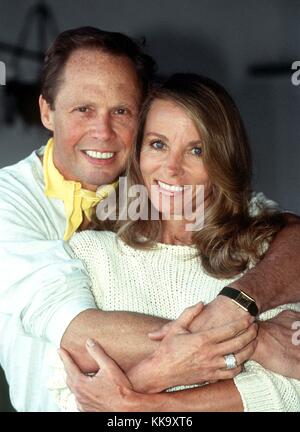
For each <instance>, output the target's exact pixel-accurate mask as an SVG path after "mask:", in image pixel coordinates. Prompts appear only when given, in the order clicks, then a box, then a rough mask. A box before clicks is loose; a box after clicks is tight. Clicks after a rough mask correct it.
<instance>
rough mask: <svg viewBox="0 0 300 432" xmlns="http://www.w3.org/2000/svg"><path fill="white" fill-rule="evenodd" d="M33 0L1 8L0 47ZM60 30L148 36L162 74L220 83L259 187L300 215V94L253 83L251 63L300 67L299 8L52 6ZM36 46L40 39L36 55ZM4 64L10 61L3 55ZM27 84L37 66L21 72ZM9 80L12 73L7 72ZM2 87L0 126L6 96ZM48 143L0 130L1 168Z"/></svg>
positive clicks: (95, 2)
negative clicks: (244, 133) (191, 74)
mask: <svg viewBox="0 0 300 432" xmlns="http://www.w3.org/2000/svg"><path fill="white" fill-rule="evenodd" d="M34 3H35V2H34V1H33V0H27V1H23V0H10V1H9V2H6V1H4V0H0V40H1V41H7V42H14V41H15V40H16V37H17V34H18V31H19V29H20V27H21V24H22V19H23V16H24V14H25V11H26V10H27V8H28V6H30V5H31V4H34ZM48 4H49V5H51V6H52V7H53V10H54V12H55V14H56V17H57V20H58V24H59V27H60V30H64V29H67V28H70V27H76V26H81V25H93V26H99V27H102V28H104V29H108V30H114V31H121V32H125V33H127V34H128V35H130V36H133V37H139V36H145V37H146V39H147V44H148V48H149V52H150V54H152V55H153V56H155V58H156V59H157V60H158V63H159V65H160V72H161V73H163V74H168V73H171V72H173V71H188V70H189V71H195V72H200V73H203V74H207V75H209V76H211V77H212V78H215V79H217V80H219V81H220V82H221V83H223V84H224V85H225V86H226V87H227V88H228V89H229V90H230V91H231V93H232V94H233V96H234V98H235V99H236V101H237V102H238V105H239V107H240V109H241V111H242V114H243V117H244V119H245V123H246V125H247V129H248V132H249V135H250V137H251V142H252V148H253V154H254V161H255V176H254V183H255V187H256V188H257V189H259V190H263V191H264V192H265V193H266V194H267V195H268V196H270V197H272V198H273V199H275V200H277V201H278V202H280V204H281V205H282V206H283V207H287V208H290V209H291V210H294V211H298V212H300V194H299V186H300V173H299V171H300V170H299V169H298V165H299V161H300V146H299V145H298V141H299V134H300V126H299V122H298V112H299V111H300V86H299V87H295V86H293V85H292V84H291V81H290V76H289V75H284V76H281V77H276V76H275V77H267V78H259V79H258V78H254V77H251V76H249V75H248V74H247V68H248V66H249V65H251V64H253V63H258V62H260V63H265V62H272V61H275V62H276V61H287V62H289V61H290V62H292V61H294V60H298V59H299V60H300V52H299V51H300V50H299V47H300V31H299V22H300V2H299V1H297V0H295V1H294V0H287V1H286V0H272V1H270V0H251V1H239V0H226V1H224V0H185V1H182V0H151V1H149V0H127V1H126V2H123V1H118V0H108V1H102V0H75V1H74V0H63V1H61V0H48ZM36 46H37V41H36V38H35V35H34V34H33V35H32V38H31V48H35V47H36ZM0 60H3V61H6V62H7V61H8V57H7V55H5V54H4V53H3V54H2V53H1V52H0ZM24 70H25V75H26V77H28V78H30V77H31V76H33V75H34V71H35V69H34V66H33V65H32V64H29V63H28V62H27V63H26V64H25V66H24ZM8 72H9V71H8ZM3 89H4V88H3V87H2V88H1V87H0V118H1V94H2V93H3V91H4V90H3ZM44 140H45V135H44V134H42V133H41V131H40V130H38V129H37V128H36V129H28V128H26V127H24V126H23V125H22V124H20V122H19V124H18V125H16V126H15V127H14V128H11V129H8V128H6V127H3V124H1V123H0V166H4V165H6V164H9V163H13V162H14V161H16V160H18V159H19V158H21V157H23V156H25V155H26V154H28V152H29V151H31V150H32V149H34V148H36V147H38V146H39V145H40V144H42V143H43V141H44Z"/></svg>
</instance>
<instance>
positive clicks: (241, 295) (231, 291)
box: [218, 285, 259, 318]
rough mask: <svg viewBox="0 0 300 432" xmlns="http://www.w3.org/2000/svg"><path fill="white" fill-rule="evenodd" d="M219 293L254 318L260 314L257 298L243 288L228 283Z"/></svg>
mask: <svg viewBox="0 0 300 432" xmlns="http://www.w3.org/2000/svg"><path fill="white" fill-rule="evenodd" d="M218 295H219V296H224V297H227V298H229V299H230V300H231V301H232V302H233V303H235V304H236V305H237V306H238V307H239V308H241V309H243V310H244V311H245V312H246V313H249V314H250V315H251V316H253V317H254V318H256V317H257V315H258V314H259V309H258V306H257V304H256V301H255V299H254V298H253V297H251V296H250V295H248V294H247V293H246V292H245V291H243V290H241V289H238V288H235V287H233V286H231V285H228V286H225V287H224V288H223V289H222V290H221V291H220V292H219V294H218Z"/></svg>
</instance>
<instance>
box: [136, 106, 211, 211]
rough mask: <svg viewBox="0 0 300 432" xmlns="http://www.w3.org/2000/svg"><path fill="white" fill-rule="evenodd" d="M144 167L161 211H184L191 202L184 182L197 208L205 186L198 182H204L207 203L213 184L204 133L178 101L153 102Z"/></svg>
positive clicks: (144, 139)
mask: <svg viewBox="0 0 300 432" xmlns="http://www.w3.org/2000/svg"><path fill="white" fill-rule="evenodd" d="M140 167H141V173H142V176H143V179H144V182H145V185H146V187H147V190H148V193H149V196H150V197H151V201H152V204H153V205H154V207H155V208H156V209H157V210H158V211H159V212H161V213H166V212H167V211H170V214H173V215H174V214H178V212H179V210H178V209H181V213H182V209H183V208H184V207H186V203H187V202H188V201H185V198H184V194H186V190H185V192H184V186H188V189H189V190H190V195H189V196H190V197H192V207H193V211H195V203H197V205H198V203H199V201H198V198H197V200H196V193H197V191H199V190H200V189H201V190H203V188H199V187H198V188H196V186H204V195H201V200H202V202H201V204H203V201H204V206H206V205H207V202H208V198H209V195H210V192H211V186H210V181H209V178H208V174H207V171H206V169H205V167H204V164H203V160H202V144H201V137H200V135H199V132H198V130H197V128H196V127H195V125H194V122H193V121H192V120H191V119H190V117H188V115H187V114H186V112H185V110H184V109H183V108H182V107H181V106H179V105H178V104H176V103H175V102H173V101H171V100H163V99H156V100H154V102H153V103H152V105H151V107H150V110H149V113H148V116H147V119H146V123H145V128H144V137H143V144H142V149H141V156H140ZM151 189H152V190H151ZM190 201H191V200H189V202H190ZM166 203H167V204H166ZM168 206H170V207H168ZM183 206H184V207H183Z"/></svg>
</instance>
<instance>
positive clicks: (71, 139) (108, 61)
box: [40, 49, 141, 190]
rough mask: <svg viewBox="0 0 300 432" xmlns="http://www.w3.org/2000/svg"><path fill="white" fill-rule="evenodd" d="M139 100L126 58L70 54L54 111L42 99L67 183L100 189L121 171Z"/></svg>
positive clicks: (56, 157)
mask: <svg viewBox="0 0 300 432" xmlns="http://www.w3.org/2000/svg"><path fill="white" fill-rule="evenodd" d="M140 102H141V88H140V83H139V80H138V77H137V74H136V72H135V69H134V65H133V64H132V62H131V61H130V60H129V59H128V58H127V57H123V56H119V57H118V56H112V55H110V54H106V53H101V52H99V51H96V50H86V49H80V50H77V51H75V52H74V53H73V54H72V55H71V56H70V58H69V59H68V61H67V63H66V66H65V70H64V72H63V82H62V84H61V86H60V87H59V90H58V93H57V96H56V99H55V103H54V110H53V111H52V110H51V109H50V107H49V106H48V105H47V104H46V102H45V101H44V99H42V100H41V101H40V105H41V111H42V121H43V123H44V125H45V126H46V127H47V128H48V129H50V130H52V131H53V136H54V143H55V144H54V154H53V159H54V164H55V166H56V168H57V169H58V170H59V171H60V173H61V174H62V175H63V176H64V178H65V179H67V180H75V181H78V182H81V184H82V186H83V187H84V188H86V189H89V190H96V189H97V187H98V186H99V185H103V184H107V183H111V182H113V181H114V180H115V179H116V178H117V177H118V176H119V175H120V174H121V173H122V171H123V170H124V167H125V165H126V162H127V158H128V154H129V150H130V147H131V145H132V144H133V136H134V132H135V128H136V125H137V116H138V111H139V105H140Z"/></svg>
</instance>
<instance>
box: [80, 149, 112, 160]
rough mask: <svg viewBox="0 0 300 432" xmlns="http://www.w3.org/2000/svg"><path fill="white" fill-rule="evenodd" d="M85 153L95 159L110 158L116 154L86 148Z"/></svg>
mask: <svg viewBox="0 0 300 432" xmlns="http://www.w3.org/2000/svg"><path fill="white" fill-rule="evenodd" d="M84 153H85V154H87V155H88V156H90V157H92V158H94V159H110V158H112V157H113V156H114V153H108V152H105V153H101V152H97V151H92V150H86V151H85V152H84Z"/></svg>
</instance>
